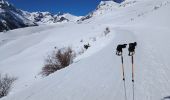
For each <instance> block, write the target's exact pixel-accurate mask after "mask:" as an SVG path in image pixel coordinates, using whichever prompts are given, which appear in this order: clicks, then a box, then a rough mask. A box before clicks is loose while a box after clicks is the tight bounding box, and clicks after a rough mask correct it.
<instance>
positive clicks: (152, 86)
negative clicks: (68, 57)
mask: <svg viewBox="0 0 170 100" xmlns="http://www.w3.org/2000/svg"><path fill="white" fill-rule="evenodd" d="M131 1H132V0H128V1H127V2H131ZM127 2H125V3H124V5H125V7H121V8H117V5H118V4H117V5H116V4H115V5H114V7H112V8H113V9H111V10H108V9H109V8H108V9H106V8H101V9H99V10H98V11H96V12H95V13H94V14H95V15H94V17H92V18H90V19H88V20H85V21H83V22H82V23H79V24H76V23H63V24H53V25H46V26H36V27H30V28H23V29H17V30H12V31H8V32H6V33H0V72H1V73H8V74H9V75H11V76H15V77H17V78H18V80H16V81H15V83H14V85H13V88H12V90H11V92H10V94H9V95H8V96H6V97H4V98H1V99H0V100H125V97H124V87H123V85H124V84H123V81H122V73H121V72H122V71H121V59H120V57H118V56H116V55H115V49H116V46H117V44H119V43H130V42H134V41H136V42H137V43H138V46H137V49H136V54H135V56H134V66H135V100H168V98H166V97H168V96H170V61H169V59H170V56H169V53H168V52H169V51H170V45H169V44H170V19H169V18H170V1H169V0H136V2H131V3H127ZM109 7H110V6H109ZM100 11H101V12H102V13H104V14H101V15H100V14H99V12H100ZM106 27H109V28H110V31H111V32H110V33H109V34H107V35H105V34H104V30H105V29H106ZM81 40H83V42H80V41H81ZM87 43H90V45H91V47H90V48H89V49H88V50H87V51H85V52H84V53H83V54H81V55H78V56H77V57H76V58H75V60H74V63H73V64H71V65H70V66H69V67H67V68H65V69H62V70H60V71H57V72H56V73H54V74H51V75H50V76H48V77H45V78H43V77H42V76H41V75H40V74H39V73H40V72H41V69H42V67H43V65H44V59H45V58H46V56H47V55H48V54H50V53H51V52H52V51H53V50H54V47H55V46H56V47H58V48H62V47H65V46H71V47H72V48H73V49H74V50H75V51H76V52H79V51H81V50H82V48H83V45H84V44H87ZM124 63H125V77H126V90H127V98H128V100H132V82H131V58H130V57H129V56H128V51H127V49H126V50H124Z"/></svg>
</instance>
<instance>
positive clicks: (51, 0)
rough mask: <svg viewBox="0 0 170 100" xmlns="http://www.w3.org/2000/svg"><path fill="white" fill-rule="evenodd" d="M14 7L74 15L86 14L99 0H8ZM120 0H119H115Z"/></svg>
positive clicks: (31, 10)
mask: <svg viewBox="0 0 170 100" xmlns="http://www.w3.org/2000/svg"><path fill="white" fill-rule="evenodd" d="M8 1H9V2H10V3H12V4H14V5H15V7H17V8H19V9H22V10H26V11H30V12H34V11H49V12H52V13H57V12H68V13H71V14H74V15H86V14H87V13H89V12H90V11H92V10H94V9H95V8H96V6H97V5H98V4H99V3H100V1H101V0H8ZM117 1H120V0H117Z"/></svg>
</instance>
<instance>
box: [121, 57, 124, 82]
mask: <svg viewBox="0 0 170 100" xmlns="http://www.w3.org/2000/svg"><path fill="white" fill-rule="evenodd" d="M121 59H122V73H123V80H125V72H124V66H123V56H121Z"/></svg>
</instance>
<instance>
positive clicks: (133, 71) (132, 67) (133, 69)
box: [132, 55, 134, 82]
mask: <svg viewBox="0 0 170 100" xmlns="http://www.w3.org/2000/svg"><path fill="white" fill-rule="evenodd" d="M132 82H134V61H133V55H132Z"/></svg>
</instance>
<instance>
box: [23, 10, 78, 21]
mask: <svg viewBox="0 0 170 100" xmlns="http://www.w3.org/2000/svg"><path fill="white" fill-rule="evenodd" d="M24 13H25V16H26V17H27V18H28V19H30V20H32V21H34V22H35V23H38V24H50V23H63V22H76V21H77V20H78V19H80V17H77V16H74V15H71V14H69V13H58V14H52V13H50V12H32V13H29V12H24Z"/></svg>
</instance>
